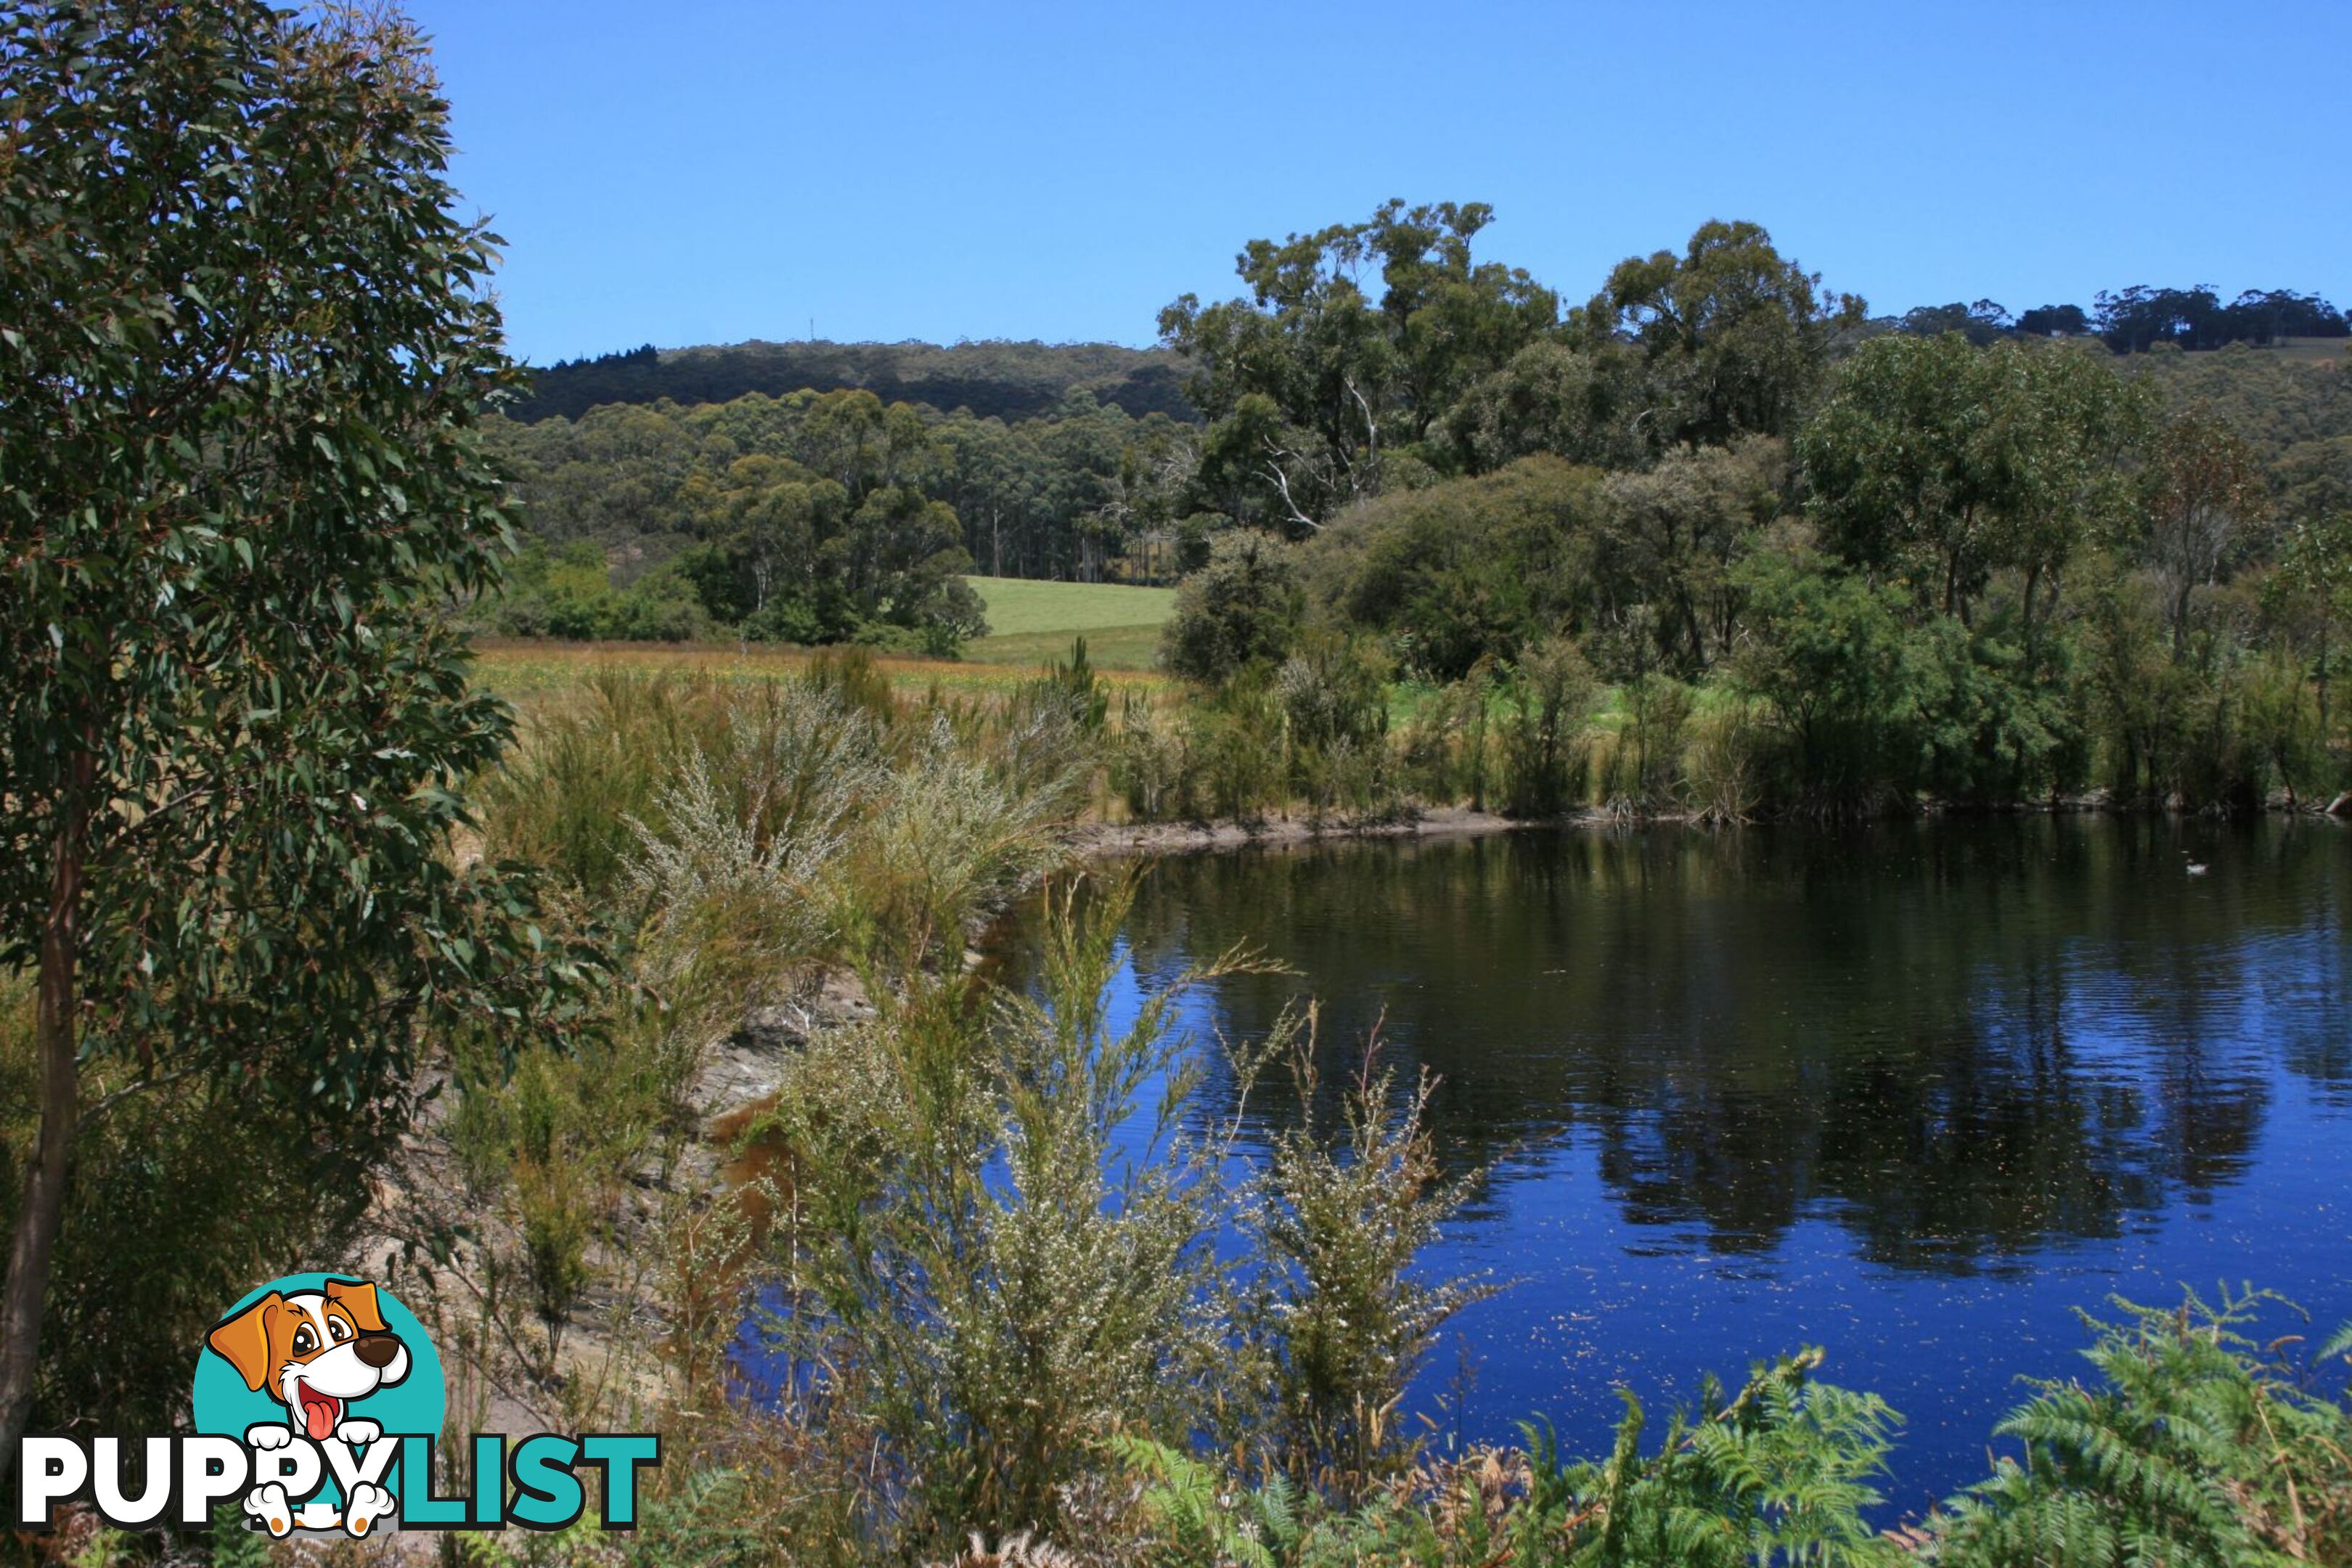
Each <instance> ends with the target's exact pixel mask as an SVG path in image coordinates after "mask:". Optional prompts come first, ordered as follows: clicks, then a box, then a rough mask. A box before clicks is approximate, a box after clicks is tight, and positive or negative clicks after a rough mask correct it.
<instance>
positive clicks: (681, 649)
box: [474, 632, 1163, 709]
mask: <svg viewBox="0 0 2352 1568" xmlns="http://www.w3.org/2000/svg"><path fill="white" fill-rule="evenodd" d="M1039 636H1041V637H1043V636H1044V634H1039ZM474 647H475V650H476V652H477V653H478V656H479V658H478V663H477V664H476V666H475V670H476V676H477V679H478V680H479V681H480V683H481V684H482V685H483V686H484V687H486V688H488V689H489V690H491V691H494V692H496V693H498V694H499V696H500V697H503V698H505V699H506V700H508V701H509V702H512V703H514V704H515V705H516V706H517V707H519V708H524V709H529V708H531V707H533V706H535V705H537V704H538V703H540V702H541V701H543V700H546V699H548V698H550V697H560V696H562V694H564V693H567V692H570V691H572V690H575V689H577V688H578V687H579V685H580V682H581V681H582V680H583V679H585V678H586V677H587V676H588V675H590V674H592V673H593V672H594V671H596V670H599V669H628V670H635V671H640V672H644V673H658V672H661V671H664V670H676V671H679V672H681V673H682V672H687V671H694V672H698V673H708V674H714V675H718V676H720V677H723V678H725V679H737V680H771V679H775V678H776V677H778V676H781V675H789V674H791V673H792V672H793V671H794V670H796V669H798V668H801V667H802V666H803V665H804V664H806V663H807V662H808V660H809V657H810V656H809V654H808V653H807V652H806V651H804V650H802V649H798V648H772V647H761V646H759V645H757V644H753V645H751V647H748V648H742V647H734V646H732V645H721V646H718V647H712V646H709V645H696V644H690V643H624V642H599V643H560V642H542V641H538V640H535V639H524V638H503V637H482V638H478V639H476V641H475V644H474ZM1093 650H1094V634H1093V633H1091V632H1089V633H1087V658H1088V660H1089V662H1091V661H1093V659H1094V657H1095V656H1094V651H1093ZM1057 651H1058V653H1060V654H1061V655H1064V656H1066V655H1067V654H1068V653H1069V640H1068V638H1067V637H1064V638H1063V639H1062V642H1061V644H1060V646H1059V647H1058V650H1057ZM1040 662H1043V661H1042V660H1041V661H1040ZM874 663H875V668H877V669H879V670H881V671H882V673H883V674H884V675H886V676H887V677H888V678H889V680H890V683H891V684H892V685H893V686H895V687H897V688H898V689H900V690H902V691H911V692H915V693H920V692H923V691H925V690H927V689H930V688H932V687H937V688H939V689H940V690H941V691H942V692H945V693H948V694H950V695H961V696H981V695H987V694H992V693H997V692H1004V691H1010V690H1011V689H1013V687H1014V686H1016V685H1018V684H1019V683H1020V682H1021V681H1024V680H1026V679H1029V678H1030V677H1031V676H1032V674H1033V673H1034V671H1032V670H1031V669H1030V668H1027V667H1026V666H1025V665H1022V664H1015V663H1011V662H1003V663H995V664H981V663H973V662H969V661H966V662H958V661H956V660H952V659H940V658H877V659H876V660H875V661H874ZM1102 673H1103V677H1104V679H1107V680H1108V681H1110V682H1111V683H1112V684H1114V685H1116V686H1129V685H1133V686H1142V687H1149V688H1157V687H1159V686H1160V685H1162V684H1163V681H1162V678H1161V677H1160V676H1158V675H1154V674H1151V673H1149V672H1148V671H1145V670H1140V669H1134V668H1120V667H1113V668H1106V669H1104V670H1103V672H1102Z"/></svg>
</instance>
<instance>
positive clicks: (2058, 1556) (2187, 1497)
mask: <svg viewBox="0 0 2352 1568" xmlns="http://www.w3.org/2000/svg"><path fill="white" fill-rule="evenodd" d="M2265 1300H2266V1298H2264V1297H2263V1296H2261V1295H2259V1294H2255V1293H2252V1292H2248V1293H2242V1294H2239V1295H2236V1296H2232V1295H2230V1294H2229V1293H2228V1292H2227V1291H2226V1290H2225V1291H2224V1292H2223V1294H2222V1297H2221V1300H2220V1302H2219V1303H2218V1304H2216V1305H2213V1306H2208V1305H2207V1304H2206V1303H2205V1302H2203V1301H2202V1300H2199V1299H2198V1298H2197V1297H2196V1296H2195V1295H2193V1294H2192V1295H2190V1296H2189V1298H2188V1299H2187V1300H2186V1301H2185V1302H2184V1303H2183V1305H2181V1306H2180V1307H2179V1308H2174V1309H2169V1310H2166V1309H2157V1308H2148V1307H2139V1306H2135V1305H2133V1304H2132V1303H2130V1302H2128V1301H2124V1300H2120V1299H2118V1300H2116V1301H2115V1303H2114V1305H2115V1306H2116V1310H2118V1311H2119V1312H2121V1313H2122V1317H2121V1319H2120V1320H2119V1321H2103V1320H2100V1319H2097V1318H2094V1317H2090V1316H2089V1315H2087V1314H2086V1315H2085V1317H2084V1321H2085V1323H2086V1324H2088V1325H2089V1327H2090V1328H2091V1330H2092V1331H2094V1332H2095V1334H2096V1335H2097V1336H2098V1339H2097V1342H2096V1343H2095V1344H2094V1345H2093V1346H2092V1347H2091V1349H2089V1350H2088V1351H2086V1352H2084V1355H2085V1356H2086V1357H2088V1359H2089V1360H2090V1362H2091V1363H2092V1365H2093V1366H2095V1368H2097V1370H2098V1373H2099V1376H2100V1383H2099V1385H2097V1386H2095V1387H2091V1386H2085V1385H2084V1384H2080V1383H2073V1382H2068V1383H2055V1382H2053V1383H2044V1384H2039V1385H2038V1388H2039V1392H2037V1393H2036V1394H2035V1395H2034V1397H2033V1398H2032V1399H2031V1400H2030V1401H2028V1402H2027V1403H2026V1404H2025V1405H2022V1406H2021V1407H2020V1408H2019V1409H2018V1410H2016V1411H2014V1412H2013V1413H2011V1415H2010V1416H2009V1417H2008V1418H2007V1419H2006V1420H2004V1421H2003V1422H2002V1423H2001V1424H2000V1427H1999V1428H1998V1431H1999V1432H2000V1436H2005V1437H2010V1438H2014V1439H2016V1440H2017V1441H2018V1442H2019V1443H2021V1444H2022V1445H2023V1447H2024V1453H2023V1456H2022V1458H2021V1459H2019V1458H2009V1457H2003V1458H2001V1459H2000V1460H1999V1461H1998V1463H1997V1465H1996V1466H1995V1468H1994V1472H1993V1475H1992V1477H1991V1479H1989V1480H1987V1481H1984V1482H1982V1483H1980V1484H1979V1485H1978V1486H1977V1487H1975V1488H1972V1489H1970V1490H1969V1492H1968V1493H1967V1494H1966V1495H1965V1496H1963V1497H1961V1498H1958V1499H1956V1500H1954V1501H1953V1502H1952V1504H1951V1505H1950V1510H1951V1511H1950V1514H1949V1516H1948V1518H1945V1519H1943V1520H1940V1521H1937V1525H1936V1529H1935V1531H1934V1537H1933V1544H1932V1547H1931V1550H1930V1555H1931V1557H1932V1559H1933V1561H1935V1562H1937V1563H1948V1564H1953V1565H1956V1568H1957V1565H1974V1564H1988V1565H1990V1564H2002V1563H2028V1562H2031V1563H2052V1564H2058V1565H2061V1568H2109V1565H2115V1568H2121V1565H2122V1564H2125V1563H2155V1562H2160V1563H2177V1564H2180V1565H2182V1568H2209V1565H2210V1568H2223V1565H2227V1568H2252V1565H2254V1564H2271V1563H2291V1562H2292V1563H2335V1562H2342V1561H2345V1560H2347V1558H2352V1458H2347V1448H2352V1409H2347V1406H2346V1405H2344V1404H2342V1403H2338V1402H2334V1401H2331V1400H2329V1399H2328V1398H2326V1396H2324V1395H2322V1394H2315V1393H2314V1392H2313V1391H2312V1390H2311V1389H2310V1388H2309V1386H2308V1385H2307V1384H2306V1383H2305V1381H2304V1379H2303V1378H2302V1377H2301V1376H2299V1375H2298V1374H2297V1373H2296V1371H2295V1369H2294V1368H2293V1367H2291V1366H2289V1365H2287V1364H2285V1363H2283V1362H2281V1361H2279V1360H2277V1359H2276V1352H2277V1346H2276V1345H2273V1348H2272V1350H2271V1351H2269V1352H2264V1351H2263V1350H2262V1349H2261V1348H2260V1347H2258V1346H2257V1345H2256V1344H2255V1343H2254V1342H2252V1340H2250V1339H2248V1338H2247V1337H2245V1334H2244V1331H2245V1330H2247V1329H2248V1328H2249V1327H2251V1326H2252V1323H2253V1322H2254V1321H2257V1318H2258V1316H2259V1313H2260V1309H2261V1308H2262V1307H2263V1304H2264V1302H2265ZM2347 1343H2352V1332H2345V1333H2338V1334H2337V1335H2336V1337H2335V1339H2334V1341H2333V1342H2332V1343H2331V1344H2329V1345H2327V1346H2324V1347H2323V1348H2322V1350H2321V1358H2322V1359H2323V1360H2326V1359H2329V1358H2331V1357H2337V1356H2341V1355H2342V1354H2343V1353H2344V1352H2345V1349H2346V1347H2347Z"/></svg>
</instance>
